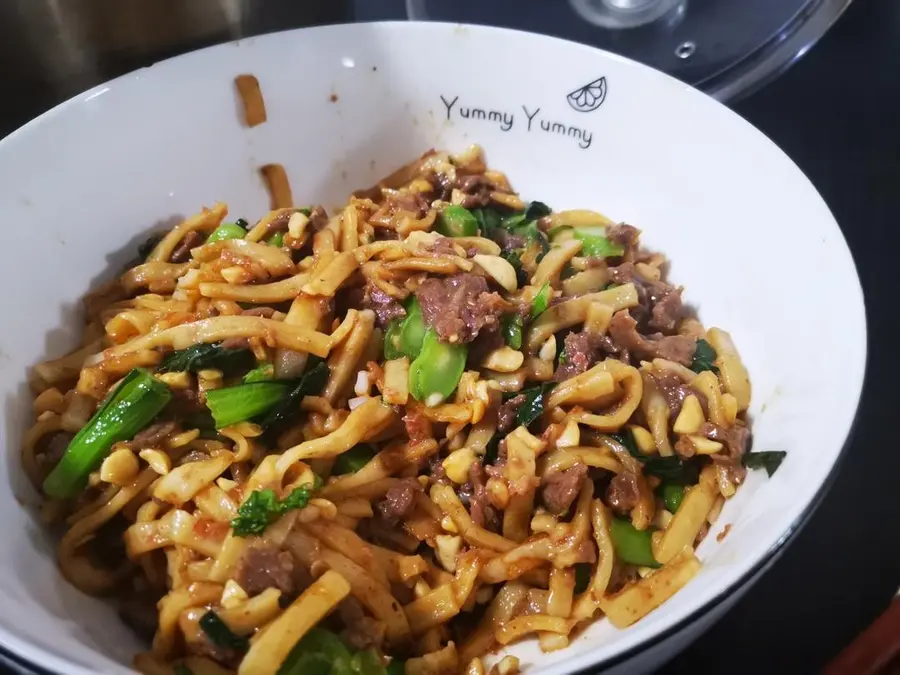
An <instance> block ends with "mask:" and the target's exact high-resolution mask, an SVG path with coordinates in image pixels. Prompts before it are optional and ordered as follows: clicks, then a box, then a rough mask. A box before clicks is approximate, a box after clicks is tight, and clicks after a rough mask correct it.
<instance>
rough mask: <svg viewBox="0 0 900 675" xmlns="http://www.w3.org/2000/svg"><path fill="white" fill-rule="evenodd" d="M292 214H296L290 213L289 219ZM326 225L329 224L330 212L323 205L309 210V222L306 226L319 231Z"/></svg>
mask: <svg viewBox="0 0 900 675" xmlns="http://www.w3.org/2000/svg"><path fill="white" fill-rule="evenodd" d="M292 215H294V214H293V213H289V214H288V218H287V219H288V220H290V219H291V216H292ZM326 225H328V212H327V211H325V209H323V208H322V207H321V206H314V207H313V209H312V210H311V211H310V212H309V222H308V223H307V225H306V226H307V227H309V228H310V229H311V230H312V231H313V232H318V231H319V230H322V229H324V228H325V226H326ZM285 226H287V221H285Z"/></svg>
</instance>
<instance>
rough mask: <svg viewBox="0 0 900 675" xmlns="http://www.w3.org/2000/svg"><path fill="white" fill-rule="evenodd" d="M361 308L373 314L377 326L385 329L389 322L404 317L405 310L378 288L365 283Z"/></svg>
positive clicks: (394, 299)
mask: <svg viewBox="0 0 900 675" xmlns="http://www.w3.org/2000/svg"><path fill="white" fill-rule="evenodd" d="M362 304H363V307H366V308H368V309H371V310H372V311H374V312H375V317H376V319H377V320H378V325H379V326H380V327H381V328H385V327H386V326H387V325H388V324H389V323H390V322H391V321H393V320H394V319H398V318H403V317H404V316H406V310H405V309H404V308H403V305H401V304H400V302H399V301H398V300H397V299H396V298H393V297H391V296H390V295H388V294H387V293H385V292H384V291H382V290H381V289H380V288H378V286H375V285H373V284H370V283H367V284H366V290H365V293H364V295H363V298H362Z"/></svg>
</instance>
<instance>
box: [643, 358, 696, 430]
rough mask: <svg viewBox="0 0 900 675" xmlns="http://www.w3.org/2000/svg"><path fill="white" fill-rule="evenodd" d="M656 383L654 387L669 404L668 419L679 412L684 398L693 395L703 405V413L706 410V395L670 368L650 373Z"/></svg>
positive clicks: (674, 416)
mask: <svg viewBox="0 0 900 675" xmlns="http://www.w3.org/2000/svg"><path fill="white" fill-rule="evenodd" d="M651 377H652V378H653V381H654V382H655V383H656V388H657V389H659V392H660V393H661V394H662V395H663V397H664V398H665V399H666V403H667V404H668V405H669V419H671V420H674V419H675V418H676V417H678V414H679V413H680V412H681V405H682V404H683V403H684V399H686V398H687V397H688V396H691V395H694V396H695V397H696V398H697V400H698V401H699V402H700V405H701V406H702V407H703V410H704V414H705V413H706V412H707V408H706V397H705V396H703V395H701V394H699V393H697V391H695V390H694V389H693V388H692V387H691V386H690V385H689V384H686V383H685V381H684V380H682V379H681V378H680V377H679V376H678V375H677V374H676V373H673V372H672V371H670V370H662V371H660V372H657V373H654V374H652V375H651Z"/></svg>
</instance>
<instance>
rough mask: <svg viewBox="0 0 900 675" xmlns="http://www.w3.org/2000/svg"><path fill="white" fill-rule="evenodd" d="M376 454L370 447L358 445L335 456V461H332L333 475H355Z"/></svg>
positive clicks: (364, 444) (362, 444)
mask: <svg viewBox="0 0 900 675" xmlns="http://www.w3.org/2000/svg"><path fill="white" fill-rule="evenodd" d="M376 452H377V451H376V450H375V448H373V447H372V446H371V445H368V444H366V443H360V444H359V445H356V446H354V447H352V448H350V449H349V450H348V451H347V452H344V453H342V454H340V455H338V456H337V459H336V460H334V470H333V473H334V474H335V475H336V476H339V475H342V474H345V473H356V472H357V471H359V470H360V469H361V468H363V467H364V466H365V465H366V464H368V463H369V462H370V461H371V459H372V458H373V457H374V456H375V454H376Z"/></svg>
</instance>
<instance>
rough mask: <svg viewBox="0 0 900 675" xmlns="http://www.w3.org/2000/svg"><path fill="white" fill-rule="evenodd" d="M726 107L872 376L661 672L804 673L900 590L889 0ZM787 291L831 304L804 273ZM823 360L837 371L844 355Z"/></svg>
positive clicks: (899, 96) (898, 197)
mask: <svg viewBox="0 0 900 675" xmlns="http://www.w3.org/2000/svg"><path fill="white" fill-rule="evenodd" d="M733 107H734V108H735V109H736V110H737V112H738V113H740V114H741V115H743V116H744V117H746V118H747V119H749V120H750V121H751V122H752V123H753V124H755V125H756V126H757V127H759V128H760V129H761V130H762V131H763V132H764V133H766V134H767V135H768V136H769V137H770V138H772V140H774V141H775V142H776V143H777V144H778V145H779V146H781V148H782V149H783V150H784V151H785V152H786V153H787V154H788V155H789V156H790V157H792V158H793V160H794V161H795V162H796V163H797V164H798V165H799V166H800V168H801V169H802V170H803V171H804V172H805V173H806V175H807V176H809V178H810V180H811V181H812V182H813V184H815V186H816V187H817V188H818V190H819V191H820V192H821V193H822V195H823V196H824V198H825V200H826V202H828V204H829V206H830V207H831V209H832V211H833V212H834V215H835V216H836V218H837V220H838V222H839V223H840V225H841V228H842V229H843V231H844V236H845V237H846V238H847V241H848V242H849V245H850V248H851V250H852V251H853V255H854V258H855V260H856V264H857V268H858V270H859V274H860V277H861V279H862V283H863V288H864V290H865V296H866V306H867V313H868V322H869V324H868V327H869V369H868V374H867V380H866V386H865V391H864V394H863V400H862V405H861V407H860V412H859V418H858V420H857V426H856V433H855V436H854V438H853V440H852V441H851V443H850V446H849V448H848V452H847V453H846V457H845V459H844V463H843V466H842V467H841V469H840V473H839V475H838V478H837V481H836V483H835V484H834V486H833V488H832V489H831V491H830V493H829V494H828V495H827V497H826V498H825V500H824V501H823V503H822V505H821V507H820V508H819V509H818V511H817V512H816V513H815V515H814V516H813V517H812V519H811V520H810V521H809V523H808V524H807V525H806V527H805V528H804V529H803V530H802V531H801V532H800V534H799V535H798V536H797V537H796V539H795V541H794V542H793V543H792V544H791V546H790V547H789V548H788V549H787V552H786V553H785V554H784V555H783V556H782V557H781V559H780V560H779V561H778V562H777V563H776V564H775V565H774V567H773V568H772V569H771V570H770V571H769V572H768V573H767V574H766V575H765V576H764V577H763V578H762V579H761V581H759V583H758V584H757V585H756V586H755V588H754V589H753V590H752V592H751V593H750V594H749V595H748V596H747V597H746V598H745V599H743V600H742V601H741V602H740V603H739V604H738V605H737V606H736V607H735V608H734V609H733V610H732V611H731V612H730V613H729V614H728V615H727V616H726V617H725V618H724V619H722V621H720V622H719V623H718V624H717V625H716V626H715V627H714V628H713V629H712V630H710V632H709V633H707V634H706V635H705V636H704V637H702V638H701V639H700V640H698V641H697V642H696V643H695V644H694V645H693V646H691V647H690V648H689V649H688V650H687V651H685V652H684V653H683V654H682V655H681V656H679V657H677V658H676V659H675V660H674V661H672V662H671V663H670V664H669V665H668V666H666V667H665V668H664V669H663V670H662V671H661V672H663V673H666V674H670V673H685V672H702V673H706V672H728V673H730V674H732V675H735V674H739V673H760V672H770V673H797V674H799V673H815V672H818V671H820V670H821V669H822V667H823V666H824V665H825V663H827V662H828V661H829V660H830V659H832V658H833V657H834V656H836V655H837V653H838V652H839V651H840V650H841V649H842V648H843V647H844V646H846V645H847V644H849V643H850V642H851V641H852V640H853V639H854V637H855V636H856V635H857V634H858V633H859V632H860V631H862V630H863V629H864V628H865V627H866V626H867V625H868V624H869V623H870V622H872V621H873V620H874V619H875V618H876V617H877V616H878V615H879V614H880V613H881V612H882V611H883V610H884V609H885V608H886V607H887V606H888V604H889V603H890V601H891V599H892V597H893V596H894V594H895V593H896V591H897V588H898V585H900V531H898V528H897V524H898V523H900V499H898V495H900V482H898V478H897V477H898V475H900V447H898V443H900V438H898V437H897V434H896V432H895V431H894V429H895V427H894V426H893V424H892V423H893V422H895V421H896V418H893V419H892V418H890V417H889V415H891V413H892V412H893V413H894V415H897V411H896V410H894V407H895V404H896V402H897V400H898V397H897V396H896V394H895V387H894V383H895V382H896V381H897V380H898V378H897V375H898V366H897V364H896V362H895V361H894V360H892V356H893V350H892V347H893V344H894V342H895V339H896V338H895V333H894V330H895V329H896V328H897V326H896V324H897V321H896V320H895V314H896V312H897V308H898V303H897V300H896V299H895V297H894V292H895V288H896V289H897V290H900V273H898V269H900V261H898V260H897V257H898V251H900V234H898V232H900V0H856V1H855V2H854V3H853V5H851V7H850V9H849V10H848V11H847V13H846V14H845V15H844V17H842V18H841V19H840V20H839V22H838V23H837V25H836V26H835V27H834V29H833V30H832V31H831V33H829V35H828V36H826V37H825V39H824V40H822V42H821V43H820V44H819V45H818V46H816V47H815V48H814V49H813V50H812V51H811V52H810V53H809V54H808V55H807V56H806V57H805V58H804V59H803V60H802V61H800V62H799V63H798V64H797V65H796V66H794V67H793V68H792V69H791V70H790V71H788V72H787V73H786V74H785V75H784V76H782V77H781V78H780V79H779V80H777V81H776V82H775V83H774V84H771V85H769V86H768V87H767V88H765V89H764V90H762V91H760V92H758V93H756V94H754V95H752V96H751V97H749V98H747V99H745V100H743V101H741V102H739V103H737V104H735V105H734V106H733ZM28 112H29V113H33V112H37V111H28ZM24 121H25V119H24V116H23V109H22V108H21V107H19V108H16V107H10V106H8V105H0V136H3V135H5V134H6V133H8V132H9V131H12V130H13V129H14V128H15V127H16V126H17V125H19V124H21V123H22V122H24ZM747 244H748V249H749V250H752V249H754V248H757V249H758V250H759V253H758V254H757V255H758V256H759V260H760V266H759V274H778V269H779V267H780V266H782V265H790V264H791V261H790V260H789V259H786V258H784V257H782V256H781V255H779V250H778V233H777V232H773V231H769V230H767V228H766V223H765V221H764V220H762V221H761V222H760V223H759V228H758V230H756V231H754V232H752V233H748V242H747ZM828 273H829V270H827V269H823V270H821V274H823V275H824V274H828ZM785 292H786V293H790V294H791V295H792V296H793V297H794V298H795V301H796V302H797V303H803V302H822V303H830V302H831V299H830V298H827V297H820V296H819V295H817V294H816V280H815V279H814V278H813V279H808V280H807V282H806V283H805V284H804V286H803V287H801V288H786V289H785ZM833 316H834V320H833V321H832V322H831V323H830V324H829V325H825V326H822V327H821V330H823V331H825V330H837V331H840V330H841V308H840V306H838V305H834V306H833ZM790 339H791V337H790V336H789V335H786V336H785V340H790ZM822 365H823V367H833V368H840V367H841V354H839V353H838V354H835V355H834V359H833V361H832V362H831V363H829V364H822ZM822 423H823V424H827V423H828V420H822ZM0 662H2V656H0ZM2 672H7V671H6V670H5V669H4V668H3V666H2V665H0V673H2Z"/></svg>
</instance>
